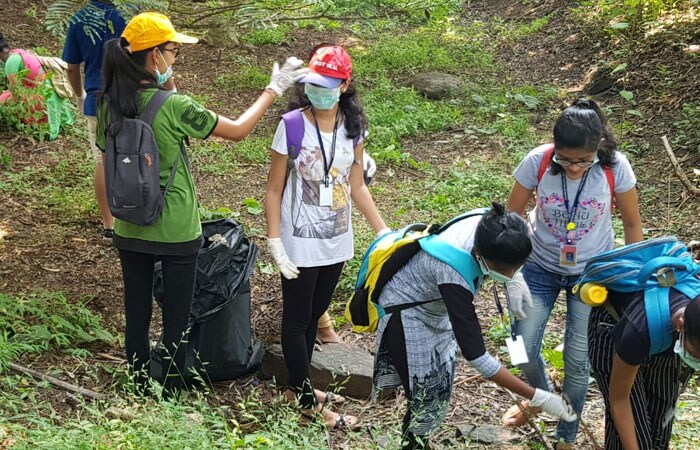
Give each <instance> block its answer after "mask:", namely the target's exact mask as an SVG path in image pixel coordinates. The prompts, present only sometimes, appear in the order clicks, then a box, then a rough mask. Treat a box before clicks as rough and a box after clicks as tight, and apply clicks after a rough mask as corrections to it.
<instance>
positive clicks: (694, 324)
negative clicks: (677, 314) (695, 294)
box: [683, 298, 700, 348]
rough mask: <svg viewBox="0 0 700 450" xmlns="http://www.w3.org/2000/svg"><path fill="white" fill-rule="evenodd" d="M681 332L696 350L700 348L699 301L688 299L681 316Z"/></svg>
mask: <svg viewBox="0 0 700 450" xmlns="http://www.w3.org/2000/svg"><path fill="white" fill-rule="evenodd" d="M683 331H684V333H685V338H686V339H688V340H689V341H690V342H691V343H692V344H693V345H694V346H695V347H696V348H697V347H699V346H700V299H692V298H691V299H690V303H688V306H686V307H685V313H684V314H683Z"/></svg>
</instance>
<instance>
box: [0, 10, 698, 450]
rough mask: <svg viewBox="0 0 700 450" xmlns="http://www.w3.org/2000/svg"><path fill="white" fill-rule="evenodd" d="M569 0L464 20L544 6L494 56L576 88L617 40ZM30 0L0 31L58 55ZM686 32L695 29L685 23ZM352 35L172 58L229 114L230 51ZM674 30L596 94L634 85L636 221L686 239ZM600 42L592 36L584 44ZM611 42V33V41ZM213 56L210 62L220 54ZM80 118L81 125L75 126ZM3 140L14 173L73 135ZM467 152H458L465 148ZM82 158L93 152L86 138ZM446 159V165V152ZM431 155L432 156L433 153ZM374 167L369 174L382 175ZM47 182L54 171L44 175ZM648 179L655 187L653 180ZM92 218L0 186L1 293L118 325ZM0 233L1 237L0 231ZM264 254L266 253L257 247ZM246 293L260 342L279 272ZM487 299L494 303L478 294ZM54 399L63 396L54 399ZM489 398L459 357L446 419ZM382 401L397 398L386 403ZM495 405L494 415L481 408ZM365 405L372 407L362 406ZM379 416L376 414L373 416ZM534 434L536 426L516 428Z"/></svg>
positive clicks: (80, 372) (235, 184)
mask: <svg viewBox="0 0 700 450" xmlns="http://www.w3.org/2000/svg"><path fill="white" fill-rule="evenodd" d="M569 3H570V2H565V1H552V0H548V1H539V2H533V1H527V2H520V1H505V0H492V1H472V2H467V3H466V4H465V7H464V12H463V17H464V18H465V19H482V20H484V21H487V20H488V19H489V18H490V17H492V16H493V15H496V14H497V15H499V16H501V17H503V18H504V19H505V20H506V21H514V22H518V23H519V22H522V23H525V22H527V21H531V20H532V19H534V18H537V17H541V16H544V15H549V17H550V25H549V26H548V27H546V30H545V31H544V32H540V33H536V34H534V35H532V36H529V37H526V38H524V39H522V40H519V41H518V42H517V43H515V44H512V45H511V44H508V45H503V46H501V47H500V48H499V54H498V59H499V60H500V62H502V63H504V64H506V65H507V66H508V67H509V68H510V71H511V72H510V74H509V76H510V78H511V80H512V81H513V83H531V84H546V85H552V86H556V87H559V88H561V89H567V90H569V92H571V94H572V98H574V97H575V96H576V95H578V94H579V93H580V94H585V92H581V91H580V89H581V88H582V87H583V86H584V84H585V78H586V75H587V74H588V73H589V72H590V70H591V69H592V68H593V67H594V66H596V65H598V64H599V63H600V62H602V61H605V60H614V59H615V55H614V51H615V45H613V44H611V43H610V40H609V39H607V38H606V37H605V36H604V34H603V33H604V32H603V31H602V30H591V29H587V28H586V27H585V24H584V23H582V22H581V21H580V20H578V18H577V17H575V16H573V15H572V13H571V12H570V10H569ZM30 5H35V6H36V7H37V8H39V9H41V8H42V7H43V3H42V2H40V1H32V0H29V1H26V2H21V3H20V2H12V3H11V4H8V5H7V6H5V7H4V8H3V14H2V15H0V32H3V33H4V34H5V36H6V38H7V39H8V40H9V41H10V43H11V45H13V46H16V47H21V48H28V47H45V48H47V49H48V50H49V51H51V52H52V53H55V54H60V45H59V43H58V42H57V40H56V39H54V38H53V37H52V36H50V35H49V34H47V33H46V32H44V31H43V30H42V29H41V26H40V24H39V23H38V22H37V20H36V19H34V18H32V17H30V16H29V15H27V14H26V13H25V11H26V10H27V8H28V7H29V6H30ZM684 32H685V33H687V34H688V36H689V38H690V39H692V38H693V36H696V34H695V33H696V32H700V30H692V29H690V30H688V29H685V30H684ZM351 37H353V36H350V35H345V34H344V33H343V32H341V31H335V32H333V35H332V36H329V35H328V33H324V34H323V35H320V34H319V33H317V32H314V31H309V30H299V31H298V32H295V33H294V38H293V39H292V40H291V41H290V42H289V43H288V45H286V46H270V45H266V46H260V47H258V48H257V49H254V50H250V49H246V48H232V49H225V50H224V51H223V52H222V55H221V57H220V55H219V52H218V50H216V49H213V48H211V47H208V46H206V45H196V46H192V47H191V48H187V50H186V51H184V52H183V53H182V55H181V56H180V58H179V59H178V64H177V66H176V83H177V85H178V88H179V89H180V90H181V91H183V92H196V93H197V94H199V95H205V96H207V97H208V99H209V100H210V102H209V104H208V105H207V106H208V107H210V108H211V109H213V110H215V111H217V112H218V113H220V114H222V115H228V116H232V117H235V116H236V115H238V114H239V113H240V112H242V111H243V110H244V109H245V108H246V107H247V106H248V105H249V104H250V103H252V101H253V100H254V99H255V98H256V96H257V95H258V92H257V91H255V90H252V89H238V90H236V91H235V92H225V91H222V90H221V89H220V88H218V87H217V86H216V84H215V83H214V80H215V79H216V77H217V76H218V75H219V74H222V73H228V72H232V71H235V69H236V68H235V64H234V63H233V62H234V61H235V60H236V59H235V58H236V56H240V55H246V56H248V57H251V58H253V61H256V62H258V63H259V65H260V66H261V67H266V66H269V65H271V64H270V63H271V61H273V60H277V61H282V60H283V59H284V58H285V57H286V56H288V55H290V54H295V55H299V56H305V55H306V53H307V51H308V48H309V47H310V46H309V43H313V42H318V41H329V40H336V41H339V42H342V41H343V40H344V39H349V38H351ZM677 41H678V39H677V36H670V37H669V36H667V35H660V36H659V38H658V39H655V38H651V39H649V40H645V41H644V42H643V43H642V44H640V46H641V47H640V48H638V49H637V50H636V52H635V56H634V58H630V59H629V60H628V61H626V62H627V64H628V69H627V75H626V76H625V78H624V79H623V80H618V81H617V84H616V85H615V87H614V88H613V89H610V90H607V91H606V92H602V93H599V94H598V95H596V96H595V98H596V99H599V100H601V101H602V102H603V103H605V101H606V99H611V98H612V97H614V96H616V95H618V94H617V91H618V90H619V89H622V88H625V89H629V90H632V91H634V92H635V95H636V97H637V98H638V101H639V104H638V105H637V107H636V108H637V109H638V110H639V111H641V112H642V113H643V114H644V117H645V119H644V121H643V122H637V123H636V124H635V129H634V133H633V137H632V141H634V142H638V143H649V144H651V149H650V150H649V151H647V152H644V153H643V154H641V155H639V156H638V157H636V158H635V170H636V173H637V175H638V177H639V186H640V192H644V193H647V195H646V196H643V197H642V198H641V205H642V206H641V211H642V214H643V220H644V224H645V226H646V227H647V228H649V229H651V234H652V235H655V234H663V233H666V232H667V231H669V230H672V231H673V232H676V233H679V235H680V237H682V238H684V239H691V238H697V237H700V223H699V221H698V220H697V219H698V213H697V211H698V209H697V208H698V206H699V202H698V199H697V198H693V197H692V196H689V195H687V193H686V192H685V191H684V189H683V188H682V187H681V185H680V183H679V182H678V181H677V178H676V177H675V176H673V174H672V170H671V167H670V164H669V163H668V160H667V158H666V157H665V155H664V153H663V150H662V147H661V140H660V137H661V135H662V134H664V133H668V132H669V130H670V129H671V124H672V123H673V121H674V120H677V117H678V112H679V109H680V108H681V106H682V104H683V103H684V102H687V101H690V100H693V99H696V98H698V93H699V90H700V82H698V80H697V69H696V68H695V65H696V64H697V61H696V60H695V59H694V58H691V57H687V55H686V53H684V52H683V49H682V48H681V47H680V46H678V45H675V42H677ZM594 42H600V43H601V44H600V45H591V44H592V43H594ZM618 44H619V43H618ZM219 61H220V63H219V64H218V65H217V62H219ZM659 64H663V65H664V66H666V67H668V68H669V71H670V72H671V73H673V74H674V79H673V88H672V89H670V90H669V93H668V94H665V95H663V96H658V95H655V93H656V86H657V83H658V81H659V80H658V79H657V77H658V70H655V68H656V67H657V66H658V65H659ZM283 106H284V105H282V104H277V105H276V106H275V107H274V110H273V111H271V112H270V113H269V114H268V116H267V118H266V119H265V122H264V123H263V125H261V126H259V127H258V130H257V131H256V132H255V134H257V135H260V136H263V135H264V133H270V129H271V127H272V126H273V125H274V122H275V121H276V120H277V119H276V117H278V115H279V112H280V110H281V108H283ZM82 125H83V124H82V122H78V126H82ZM537 126H538V128H540V129H542V130H547V129H548V128H549V127H550V126H551V125H550V124H549V123H547V122H543V123H540V124H538V125H537ZM436 141H439V139H438V137H436V136H426V137H425V138H416V139H413V140H410V141H409V142H407V143H406V145H405V147H406V151H408V152H415V153H417V154H419V153H421V152H425V153H426V154H429V153H431V152H448V154H449V152H450V151H457V150H458V149H456V148H455V149H450V148H447V149H445V148H444V147H445V144H444V143H440V144H437V143H435V142H436ZM0 143H1V144H2V145H4V146H5V148H6V149H7V150H8V151H9V152H10V154H11V155H12V157H13V161H14V167H13V169H12V170H13V171H18V170H22V168H23V167H30V166H31V167H36V166H40V165H42V164H49V159H48V158H47V154H48V153H49V152H50V151H56V150H57V149H59V150H63V149H64V148H66V149H68V148H71V146H73V145H74V144H73V143H72V142H71V141H69V140H68V139H66V138H63V137H61V138H59V139H58V140H57V141H54V142H51V143H36V142H33V141H32V140H31V139H29V138H26V137H23V136H17V135H16V134H13V133H4V134H1V135H0ZM677 150H678V156H679V157H680V158H684V160H683V161H684V163H683V164H684V167H685V168H686V169H687V170H689V171H690V170H691V168H692V167H693V166H694V165H695V166H697V165H699V163H700V157H699V156H698V155H699V154H698V152H697V151H694V152H690V151H689V150H691V149H684V148H679V149H677ZM461 151H462V152H463V150H461ZM85 157H86V158H88V157H91V156H90V155H89V153H88V149H87V143H86V144H85ZM444 161H446V162H444V164H450V159H449V158H444ZM431 162H432V163H433V164H440V162H439V161H438V162H436V161H431ZM195 176H196V179H197V184H198V190H199V195H200V198H201V199H206V203H208V204H216V205H229V206H231V207H233V206H238V205H240V204H241V202H242V200H243V199H245V198H247V197H255V198H260V197H261V192H263V191H264V184H265V176H264V174H263V173H261V172H260V167H255V166H252V165H251V166H243V167H241V169H240V172H238V173H236V174H231V175H226V176H223V177H222V176H214V175H212V174H208V173H200V172H197V170H196V168H195ZM382 181H383V180H382V176H381V174H380V175H379V176H378V179H377V180H376V182H377V183H382ZM46 182H47V183H50V182H51V180H46ZM652 188H653V189H652ZM247 220H250V222H251V223H250V224H249V225H248V227H249V228H250V229H254V230H262V229H264V226H263V222H262V220H263V219H262V217H260V216H259V217H253V218H251V219H247ZM99 228H100V223H99V222H98V220H97V218H96V217H84V218H82V219H81V220H66V219H64V218H62V217H60V216H56V215H54V214H52V212H51V211H50V210H46V209H43V208H37V207H36V206H35V205H34V203H33V202H32V198H31V197H30V196H29V194H27V196H25V197H22V196H14V197H12V198H9V197H7V196H5V197H2V196H0V241H1V242H0V291H2V292H5V293H10V294H15V293H16V294H21V293H27V292H31V291H33V290H37V289H44V290H49V291H64V292H65V293H66V295H67V296H68V298H73V299H83V300H85V301H87V304H88V306H89V307H90V309H92V310H93V311H95V312H98V313H100V314H101V315H102V316H103V318H104V320H105V321H106V323H107V324H108V326H109V327H110V328H112V329H115V330H120V329H121V328H122V326H123V312H122V297H121V296H122V292H121V289H122V287H121V273H120V267H119V263H118V259H117V255H116V251H115V250H114V249H113V248H111V247H110V246H108V245H106V244H105V243H104V242H103V241H102V239H101V238H100V236H99ZM3 236H4V237H3ZM261 238H262V236H260V235H258V234H255V233H254V234H253V236H252V239H253V240H254V241H256V242H258V243H259V244H260V245H261V246H262V244H263V240H262V239H261ZM261 258H262V260H263V261H268V262H269V257H268V256H267V255H266V254H265V253H264V252H263V253H262V256H261ZM252 298H253V311H254V312H255V313H254V317H253V319H252V321H253V325H254V328H255V330H256V333H257V334H258V336H259V337H261V339H262V340H263V341H264V342H266V343H270V342H275V341H277V340H278V336H279V320H280V288H279V283H278V282H277V279H276V278H275V277H269V276H267V275H262V274H260V273H259V271H256V273H255V275H254V277H253V279H252ZM484 303H485V304H486V305H491V302H484ZM484 303H482V306H480V308H482V310H481V311H479V314H480V315H482V316H483V317H495V315H496V311H495V308H494V307H493V306H483V305H484ZM339 332H340V334H341V335H342V336H344V337H345V339H346V340H347V341H348V342H352V343H356V344H358V345H361V346H363V347H365V348H367V349H371V348H372V346H373V339H372V338H371V337H366V336H362V337H360V336H357V335H353V334H351V333H350V331H349V329H348V328H347V326H345V327H342V328H341V329H340V330H339ZM98 350H99V353H103V354H107V355H111V356H112V357H117V358H120V357H122V349H121V347H114V348H103V349H98ZM26 362H27V363H33V364H34V367H37V368H38V369H45V368H48V367H57V366H61V365H62V362H61V361H60V360H53V359H52V360H48V361H47V360H42V361H40V362H39V361H34V362H32V361H26ZM95 363H96V364H98V363H100V364H102V363H104V364H108V363H109V359H105V358H97V357H96V360H95ZM75 376H76V380H77V382H84V383H85V384H87V385H88V387H93V388H96V389H100V388H101V387H103V386H99V384H100V383H101V382H105V381H108V379H107V378H108V377H107V376H105V377H104V378H98V379H97V380H96V379H95V378H94V377H92V376H89V375H88V373H87V372H86V371H85V368H82V369H77V370H76V371H75ZM251 383H254V380H253V379H252V378H251V377H247V378H245V379H243V380H240V381H237V382H235V383H233V384H232V383H226V384H221V385H219V386H218V387H217V393H218V394H219V396H220V398H222V399H223V400H224V401H225V400H226V399H227V398H231V399H233V396H234V395H235V392H236V389H240V388H243V389H244V388H245V387H246V386H250V385H251ZM589 392H590V393H589V399H590V401H589V402H588V403H587V407H586V411H585V414H584V418H590V419H589V420H588V423H589V425H590V426H591V428H592V431H593V433H594V434H595V435H596V436H597V437H598V439H599V440H600V438H601V436H602V421H601V420H599V419H598V418H600V417H602V400H601V399H600V395H599V394H598V393H597V392H596V389H595V387H592V388H591V389H590V391H589ZM52 401H54V402H57V403H61V402H62V400H61V399H58V400H57V399H55V398H54V399H53V400H52ZM494 403H496V404H499V405H503V407H502V408H500V409H498V408H488V409H487V410H488V411H504V410H505V408H506V407H507V406H508V405H509V404H510V403H511V400H510V399H509V398H508V397H506V396H505V394H504V393H503V391H502V390H501V389H497V388H496V387H495V385H493V384H492V383H489V382H484V381H482V380H481V379H480V378H478V377H475V372H473V371H471V370H470V369H469V368H468V367H467V366H466V364H462V363H460V365H459V367H458V373H457V377H456V383H455V401H454V402H453V407H452V409H451V412H450V415H449V416H448V423H451V424H458V423H463V422H464V423H490V424H497V423H499V421H500V418H499V417H497V416H496V415H495V413H484V407H483V406H484V405H487V404H490V405H493V404H494ZM385 407H386V408H387V410H390V409H393V408H394V407H395V405H391V404H389V405H385ZM352 408H356V409H357V410H358V411H363V410H365V406H364V404H363V403H361V402H357V403H355V404H353V405H352V407H351V408H350V410H349V411H350V412H352V411H353V409H352ZM489 414H491V416H489ZM366 415H372V414H369V413H367V412H366ZM379 415H381V414H379ZM522 433H524V434H527V435H528V437H531V438H532V439H533V441H536V438H535V437H534V435H533V432H532V431H530V430H527V429H524V430H522ZM579 442H580V443H581V444H580V446H577V448H590V443H589V440H588V439H587V438H586V437H585V436H581V438H580V439H579Z"/></svg>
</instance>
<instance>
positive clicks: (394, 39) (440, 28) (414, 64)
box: [353, 21, 493, 79]
mask: <svg viewBox="0 0 700 450" xmlns="http://www.w3.org/2000/svg"><path fill="white" fill-rule="evenodd" d="M483 37H484V33H483V30H482V29H481V27H480V26H478V25H476V24H475V25H472V26H471V27H469V28H468V29H463V28H458V27H457V26H456V25H453V24H452V23H451V22H449V21H442V22H435V23H433V24H431V25H430V26H426V27H421V28H418V29H416V30H413V31H411V32H408V33H401V34H396V33H391V34H382V35H379V36H376V39H374V42H375V44H374V45H372V46H371V47H369V48H367V49H364V50H362V49H358V50H355V51H354V52H353V61H354V66H353V71H354V73H355V74H356V77H358V78H359V79H377V78H378V77H389V76H390V77H391V78H392V79H395V78H406V77H408V76H410V75H412V74H414V73H416V72H420V71H427V70H437V71H447V72H451V71H452V72H457V73H460V72H462V69H463V68H464V67H469V68H470V70H471V71H472V72H478V71H479V70H480V69H482V68H486V67H488V66H489V65H490V64H492V62H493V61H492V56H491V54H490V53H489V52H487V51H486V49H485V48H484V45H485V43H484V41H483V40H482V39H483Z"/></svg>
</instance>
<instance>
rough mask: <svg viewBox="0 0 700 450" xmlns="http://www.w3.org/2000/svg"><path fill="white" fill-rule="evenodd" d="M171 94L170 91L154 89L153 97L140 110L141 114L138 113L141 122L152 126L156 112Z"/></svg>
mask: <svg viewBox="0 0 700 450" xmlns="http://www.w3.org/2000/svg"><path fill="white" fill-rule="evenodd" d="M171 95H173V92H172V91H166V90H163V89H158V90H156V93H155V94H153V97H151V99H150V100H149V101H148V104H147V105H146V107H145V108H144V109H143V111H141V114H139V116H138V119H139V120H140V121H142V122H146V123H147V124H148V126H149V127H152V126H153V120H154V119H155V118H156V114H158V111H160V108H161V106H163V103H165V101H166V100H167V99H168V98H169V97H170V96H171Z"/></svg>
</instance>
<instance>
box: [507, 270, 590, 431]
mask: <svg viewBox="0 0 700 450" xmlns="http://www.w3.org/2000/svg"><path fill="white" fill-rule="evenodd" d="M523 275H524V276H525V281H527V285H528V287H529V288H530V292H531V293H532V303H533V307H532V308H530V307H529V306H527V305H524V308H525V314H526V315H527V318H525V319H524V320H518V321H515V322H514V324H513V329H514V331H515V333H516V334H519V335H522V336H523V341H524V342H525V349H526V351H527V356H528V359H529V360H530V362H528V363H527V364H521V365H519V366H518V368H519V369H520V370H521V371H522V372H523V374H525V377H526V378H527V381H528V383H530V385H532V386H534V387H536V388H539V389H546V390H548V391H551V390H552V384H551V382H550V381H549V379H548V378H547V374H546V373H545V362H544V359H543V358H542V352H541V350H542V337H543V336H544V330H545V327H546V326H547V321H548V320H549V316H550V314H551V313H552V308H554V303H555V302H556V300H557V297H558V296H559V292H560V291H561V290H562V289H565V290H566V335H565V337H564V386H563V388H562V389H563V391H564V394H566V395H567V396H568V397H569V400H570V401H571V403H572V405H573V407H574V409H575V410H576V412H577V413H578V414H581V411H582V410H583V403H584V401H585V400H586V391H587V390H588V377H589V372H590V370H589V363H588V317H589V316H590V313H591V307H590V306H588V305H586V304H584V303H583V302H582V301H581V300H580V299H578V298H576V296H575V295H573V294H572V293H571V288H572V287H573V286H574V283H575V282H576V279H577V278H578V276H575V275H574V276H566V275H560V274H556V273H553V272H549V271H547V270H545V269H543V268H542V267H540V266H538V265H537V264H535V263H532V262H528V263H526V264H525V266H524V267H523ZM578 426H579V422H578V420H577V421H575V422H564V421H563V420H560V421H559V424H558V425H557V433H556V437H557V439H560V438H564V440H565V441H566V442H568V443H574V442H575V441H576V433H577V432H578Z"/></svg>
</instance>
